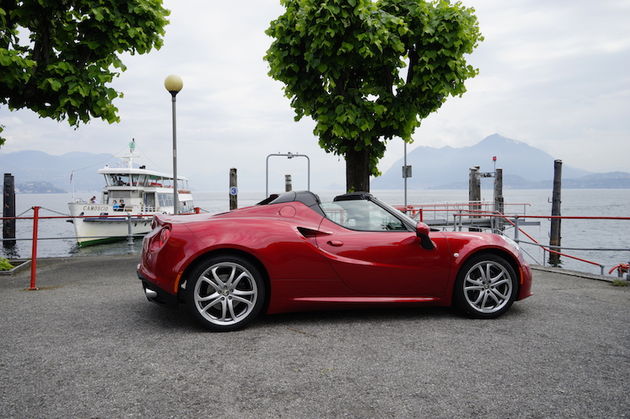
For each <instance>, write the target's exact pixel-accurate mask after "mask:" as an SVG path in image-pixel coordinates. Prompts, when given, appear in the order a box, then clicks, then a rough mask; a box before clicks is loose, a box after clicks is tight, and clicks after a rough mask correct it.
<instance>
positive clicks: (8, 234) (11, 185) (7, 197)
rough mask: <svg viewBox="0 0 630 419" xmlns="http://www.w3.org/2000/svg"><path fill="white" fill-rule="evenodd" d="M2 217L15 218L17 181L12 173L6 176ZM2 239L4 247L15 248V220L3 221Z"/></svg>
mask: <svg viewBox="0 0 630 419" xmlns="http://www.w3.org/2000/svg"><path fill="white" fill-rule="evenodd" d="M2 216H3V217H15V179H14V178H13V175H12V174H11V173H5V174H4V193H3V200H2ZM2 238H3V239H5V240H3V241H2V244H3V246H4V247H14V246H15V240H10V239H15V219H12V220H6V219H5V220H3V221H2ZM7 239H9V240H7Z"/></svg>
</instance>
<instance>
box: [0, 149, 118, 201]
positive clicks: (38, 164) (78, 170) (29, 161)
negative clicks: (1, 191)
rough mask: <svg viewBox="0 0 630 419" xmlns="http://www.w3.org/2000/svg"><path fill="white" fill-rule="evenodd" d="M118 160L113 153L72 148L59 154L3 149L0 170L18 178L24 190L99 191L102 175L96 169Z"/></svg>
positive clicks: (24, 191) (17, 184) (45, 191)
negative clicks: (81, 150)
mask: <svg viewBox="0 0 630 419" xmlns="http://www.w3.org/2000/svg"><path fill="white" fill-rule="evenodd" d="M114 161H118V160H117V159H116V157H114V156H113V155H111V154H94V153H82V152H71V153H65V154H62V155H59V156H55V155H51V154H48V153H44V152H42V151H33V150H27V151H16V152H13V153H0V171H2V173H11V174H12V175H13V176H14V178H15V186H16V191H18V192H21V193H49V192H53V193H58V192H68V191H71V190H72V189H73V187H74V189H75V190H77V191H98V190H101V188H102V187H103V182H104V181H103V175H99V174H97V173H96V171H97V170H98V169H101V168H103V167H104V166H105V164H107V163H110V162H114Z"/></svg>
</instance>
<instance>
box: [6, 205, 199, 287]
mask: <svg viewBox="0 0 630 419" xmlns="http://www.w3.org/2000/svg"><path fill="white" fill-rule="evenodd" d="M31 209H32V210H33V216H32V217H23V216H19V217H0V221H4V220H33V235H32V238H30V239H18V238H11V239H3V241H17V240H32V247H31V280H30V285H29V288H28V290H30V291H35V290H37V289H38V288H37V285H36V284H37V244H38V242H39V240H43V239H44V238H40V237H39V220H54V219H75V218H121V217H123V218H127V219H128V221H131V220H132V219H133V218H148V217H153V214H131V213H127V212H121V213H120V214H113V215H76V216H71V215H47V216H40V215H39V210H40V209H42V207H40V206H34V207H32V208H31ZM200 212H201V208H198V207H195V212H194V213H182V214H179V215H192V214H199V213H200ZM133 236H134V235H133V234H131V231H129V234H127V235H125V236H120V237H130V240H131V241H133ZM101 237H110V236H90V238H101ZM117 237H118V236H117ZM73 238H74V237H73ZM47 239H57V240H61V239H64V237H54V238H47Z"/></svg>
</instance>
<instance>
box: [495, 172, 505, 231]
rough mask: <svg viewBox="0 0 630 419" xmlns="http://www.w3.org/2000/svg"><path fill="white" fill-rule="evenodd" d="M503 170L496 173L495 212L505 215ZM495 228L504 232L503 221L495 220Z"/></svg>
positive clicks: (500, 219)
mask: <svg viewBox="0 0 630 419" xmlns="http://www.w3.org/2000/svg"><path fill="white" fill-rule="evenodd" d="M503 203H504V201H503V169H495V171H494V211H495V212H497V213H499V214H503V211H504V205H503ZM494 225H495V228H496V229H498V230H503V219H502V218H499V217H497V218H495V220H494Z"/></svg>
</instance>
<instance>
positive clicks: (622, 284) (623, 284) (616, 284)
mask: <svg viewBox="0 0 630 419" xmlns="http://www.w3.org/2000/svg"><path fill="white" fill-rule="evenodd" d="M612 285H613V287H627V286H628V285H630V281H626V280H625V279H613V281H612Z"/></svg>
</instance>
